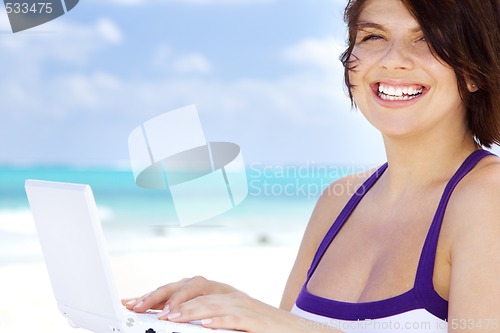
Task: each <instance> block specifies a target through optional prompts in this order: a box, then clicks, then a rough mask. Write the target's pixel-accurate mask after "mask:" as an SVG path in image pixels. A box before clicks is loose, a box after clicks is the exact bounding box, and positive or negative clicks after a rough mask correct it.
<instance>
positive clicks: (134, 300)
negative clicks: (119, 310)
mask: <svg viewBox="0 0 500 333" xmlns="http://www.w3.org/2000/svg"><path fill="white" fill-rule="evenodd" d="M135 302H137V300H136V299H133V300H131V301H128V302H127V303H125V304H126V305H132V304H134V303H135Z"/></svg>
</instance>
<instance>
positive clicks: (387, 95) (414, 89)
mask: <svg viewBox="0 0 500 333" xmlns="http://www.w3.org/2000/svg"><path fill="white" fill-rule="evenodd" d="M423 91H424V87H423V86H417V85H409V86H391V85H388V84H384V83H379V86H378V97H380V98H381V99H383V100H386V101H408V100H411V99H414V98H416V97H418V96H420V95H422V92H423Z"/></svg>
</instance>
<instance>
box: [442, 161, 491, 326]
mask: <svg viewBox="0 0 500 333" xmlns="http://www.w3.org/2000/svg"><path fill="white" fill-rule="evenodd" d="M455 192H456V193H454V197H452V201H451V202H450V203H452V205H451V207H449V208H450V209H449V212H447V214H448V217H447V218H448V220H449V221H450V222H451V223H452V224H453V227H454V231H453V238H452V245H451V277H450V294H449V315H448V317H449V320H448V327H449V331H450V332H452V331H453V332H454V331H459V332H500V201H499V200H500V163H498V162H497V163H493V164H490V165H489V166H486V167H484V168H482V169H481V170H478V172H476V173H474V174H472V175H471V177H470V179H468V180H467V181H465V179H464V182H463V184H460V187H457V190H456V191H455Z"/></svg>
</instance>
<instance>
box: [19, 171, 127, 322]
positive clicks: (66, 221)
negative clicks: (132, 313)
mask: <svg viewBox="0 0 500 333" xmlns="http://www.w3.org/2000/svg"><path fill="white" fill-rule="evenodd" d="M25 188H26V193H27V195H28V200H29V203H30V207H31V211H32V214H33V217H34V220H35V224H36V228H37V233H38V237H39V240H40V244H41V247H42V251H43V255H44V259H45V263H46V266H47V269H48V273H49V277H50V281H51V283H52V289H53V292H54V295H55V298H56V300H57V303H58V306H59V308H60V310H61V311H62V312H63V313H65V314H66V315H68V316H69V317H70V319H72V318H71V314H70V313H72V312H77V313H78V312H82V313H85V314H89V315H91V314H95V315H97V316H98V317H101V318H102V317H104V318H107V319H110V320H113V321H114V320H118V319H119V318H120V314H121V313H122V310H121V308H120V305H119V302H118V293H117V291H116V287H115V285H114V282H113V281H114V280H113V278H112V271H111V266H110V263H109V259H108V257H107V251H106V249H105V246H104V244H105V242H104V235H103V232H102V228H101V224H100V221H99V217H98V212H97V209H96V205H95V201H94V196H93V194H92V190H91V189H90V187H89V186H88V185H80V184H68V183H56V182H46V181H38V180H27V181H26V184H25ZM75 324H77V325H79V324H78V323H77V322H75Z"/></svg>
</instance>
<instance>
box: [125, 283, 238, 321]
mask: <svg viewBox="0 0 500 333" xmlns="http://www.w3.org/2000/svg"><path fill="white" fill-rule="evenodd" d="M235 291H237V290H236V289H235V288H233V287H231V286H229V285H227V284H224V283H220V282H215V281H210V280H207V279H205V278H203V277H201V276H197V277H194V278H190V279H182V280H180V281H178V282H174V283H169V284H166V285H164V286H161V287H159V288H158V289H156V290H155V291H152V292H150V293H147V294H145V295H143V296H141V297H137V298H128V299H122V304H123V305H124V306H125V307H126V308H127V309H129V310H133V311H136V312H144V311H147V310H149V309H151V310H162V311H161V312H160V313H158V317H159V318H160V319H166V318H167V315H168V314H169V313H170V312H171V311H170V309H174V308H177V307H178V306H179V305H180V304H182V303H184V302H186V301H189V300H192V299H194V298H196V297H198V296H202V295H212V294H227V293H231V292H235Z"/></svg>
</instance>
